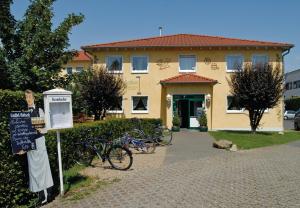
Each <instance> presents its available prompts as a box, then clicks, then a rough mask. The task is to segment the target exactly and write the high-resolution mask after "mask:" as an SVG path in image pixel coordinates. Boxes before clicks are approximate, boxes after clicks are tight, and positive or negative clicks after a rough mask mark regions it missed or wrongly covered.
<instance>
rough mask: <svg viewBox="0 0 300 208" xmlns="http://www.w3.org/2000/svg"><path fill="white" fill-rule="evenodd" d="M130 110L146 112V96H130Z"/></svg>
mask: <svg viewBox="0 0 300 208" xmlns="http://www.w3.org/2000/svg"><path fill="white" fill-rule="evenodd" d="M132 112H133V113H147V112H148V96H132Z"/></svg>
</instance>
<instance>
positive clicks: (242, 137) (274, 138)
mask: <svg viewBox="0 0 300 208" xmlns="http://www.w3.org/2000/svg"><path fill="white" fill-rule="evenodd" d="M209 134H210V135H211V136H213V137H214V138H215V139H216V140H221V139H226V140H229V141H232V142H233V143H234V144H236V145H237V146H238V148H239V149H252V148H257V147H265V146H271V145H276V144H285V143H288V142H292V141H296V140H300V132H296V131H288V132H284V135H280V134H278V132H257V133H256V134H252V133H251V132H243V131H215V132H213V131H212V132H209Z"/></svg>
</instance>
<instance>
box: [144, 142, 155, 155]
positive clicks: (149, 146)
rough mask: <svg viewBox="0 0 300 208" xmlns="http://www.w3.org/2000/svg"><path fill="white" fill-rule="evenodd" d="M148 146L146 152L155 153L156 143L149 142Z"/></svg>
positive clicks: (146, 144)
mask: <svg viewBox="0 0 300 208" xmlns="http://www.w3.org/2000/svg"><path fill="white" fill-rule="evenodd" d="M145 146H146V152H147V153H149V154H151V153H154V151H155V149H156V143H154V142H149V143H147V142H146V143H145Z"/></svg>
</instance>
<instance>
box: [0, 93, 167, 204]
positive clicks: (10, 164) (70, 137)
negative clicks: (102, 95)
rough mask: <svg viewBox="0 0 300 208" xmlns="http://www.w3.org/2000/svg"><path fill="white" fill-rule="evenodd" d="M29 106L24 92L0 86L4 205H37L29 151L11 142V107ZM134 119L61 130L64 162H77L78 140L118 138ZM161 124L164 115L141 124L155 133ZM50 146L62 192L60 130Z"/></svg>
mask: <svg viewBox="0 0 300 208" xmlns="http://www.w3.org/2000/svg"><path fill="white" fill-rule="evenodd" d="M36 96H37V104H38V106H43V105H42V99H41V98H42V96H41V95H40V94H38V95H36ZM17 110H26V103H25V100H24V94H23V92H13V91H9V90H0V119H1V120H0V151H1V157H2V159H1V160H0V207H16V206H20V205H27V206H28V207H31V206H32V207H33V206H34V205H33V203H32V202H33V200H34V199H35V197H36V195H35V194H32V193H30V192H29V190H28V175H27V173H28V170H27V158H26V154H25V155H22V156H19V155H13V154H12V151H11V146H10V135H9V128H8V114H9V112H10V111H17ZM131 121H132V120H131V119H113V120H107V121H99V122H90V123H83V124H76V125H75V126H74V128H72V129H65V130H62V131H61V142H62V144H61V145H62V162H63V169H64V170H66V169H68V168H70V167H72V166H73V164H74V159H75V158H74V157H75V156H74V143H75V142H76V141H82V140H85V139H87V138H89V137H97V136H100V135H104V134H107V133H108V132H111V133H112V135H111V137H110V139H112V140H113V139H116V138H118V137H119V136H121V135H122V134H123V133H124V132H126V131H130V130H132V129H133V128H136V127H137V126H136V123H135V122H131ZM158 124H161V120H160V119H142V120H141V122H140V126H141V128H142V129H143V130H144V131H145V132H146V133H147V134H153V131H154V128H153V126H154V125H158ZM46 143H47V150H48V155H49V160H50V165H51V170H52V175H53V179H54V183H55V187H54V188H55V192H56V193H58V188H59V177H58V163H57V146H56V145H57V144H56V132H55V131H50V132H48V133H47V134H46Z"/></svg>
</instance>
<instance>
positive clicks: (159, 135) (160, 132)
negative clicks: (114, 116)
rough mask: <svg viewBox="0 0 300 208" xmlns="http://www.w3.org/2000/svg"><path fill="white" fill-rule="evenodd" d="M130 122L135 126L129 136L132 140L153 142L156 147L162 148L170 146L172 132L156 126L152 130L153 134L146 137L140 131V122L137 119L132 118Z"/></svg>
mask: <svg viewBox="0 0 300 208" xmlns="http://www.w3.org/2000/svg"><path fill="white" fill-rule="evenodd" d="M131 122H133V123H134V124H135V126H137V128H135V129H133V130H132V131H131V132H130V133H129V134H130V135H131V136H133V137H134V138H140V139H143V140H148V141H153V142H155V143H156V144H157V145H160V146H164V145H171V144H172V140H173V131H172V130H170V129H168V128H166V127H165V126H162V125H160V124H158V125H157V126H156V127H155V126H153V128H154V133H153V134H152V135H147V134H146V133H145V132H144V131H143V130H142V125H141V120H140V119H138V118H132V119H131Z"/></svg>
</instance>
